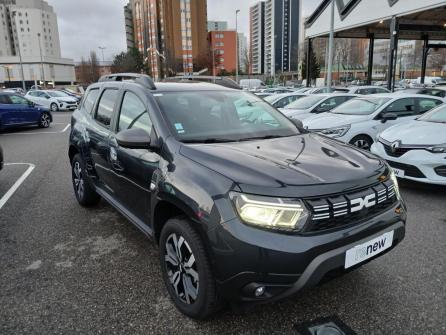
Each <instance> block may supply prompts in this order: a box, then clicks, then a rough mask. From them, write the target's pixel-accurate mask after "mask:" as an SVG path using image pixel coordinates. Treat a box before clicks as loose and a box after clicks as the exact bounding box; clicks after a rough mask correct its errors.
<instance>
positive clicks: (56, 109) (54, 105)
mask: <svg viewBox="0 0 446 335" xmlns="http://www.w3.org/2000/svg"><path fill="white" fill-rule="evenodd" d="M50 110H51V111H52V112H57V111H59V107H58V106H57V104H56V103H55V102H53V103H52V104H51V105H50Z"/></svg>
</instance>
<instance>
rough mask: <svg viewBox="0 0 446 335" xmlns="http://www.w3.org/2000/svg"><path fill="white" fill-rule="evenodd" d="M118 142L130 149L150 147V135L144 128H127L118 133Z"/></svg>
mask: <svg viewBox="0 0 446 335" xmlns="http://www.w3.org/2000/svg"><path fill="white" fill-rule="evenodd" d="M116 142H118V144H119V145H120V146H121V147H123V148H128V149H148V148H149V147H150V135H149V134H148V133H147V132H146V131H145V130H142V129H138V128H135V129H127V130H123V131H120V132H119V133H118V134H117V135H116Z"/></svg>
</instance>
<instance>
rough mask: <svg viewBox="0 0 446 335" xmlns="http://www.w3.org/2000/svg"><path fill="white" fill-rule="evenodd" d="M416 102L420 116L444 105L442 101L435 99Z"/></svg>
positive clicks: (421, 99) (419, 99)
mask: <svg viewBox="0 0 446 335" xmlns="http://www.w3.org/2000/svg"><path fill="white" fill-rule="evenodd" d="M416 100H417V104H418V113H419V114H423V113H426V112H427V111H429V110H431V109H432V108H435V107H437V106H438V105H441V103H442V102H441V101H438V100H435V99H426V98H417V99H416Z"/></svg>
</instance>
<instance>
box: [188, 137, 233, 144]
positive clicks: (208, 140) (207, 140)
mask: <svg viewBox="0 0 446 335" xmlns="http://www.w3.org/2000/svg"><path fill="white" fill-rule="evenodd" d="M181 142H183V143H205V144H207V143H226V142H236V140H232V139H229V138H204V139H191V140H182V141H181Z"/></svg>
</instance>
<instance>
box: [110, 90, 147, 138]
mask: <svg viewBox="0 0 446 335" xmlns="http://www.w3.org/2000/svg"><path fill="white" fill-rule="evenodd" d="M134 128H137V129H142V130H145V131H146V132H147V133H148V134H150V133H151V131H152V121H151V120H150V117H149V113H148V112H147V109H146V106H145V105H144V103H143V102H142V101H141V100H140V99H139V98H138V97H137V96H136V95H135V94H134V93H132V92H125V95H124V99H123V100H122V105H121V113H120V114H119V125H118V132H120V131H121V130H126V129H134Z"/></svg>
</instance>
